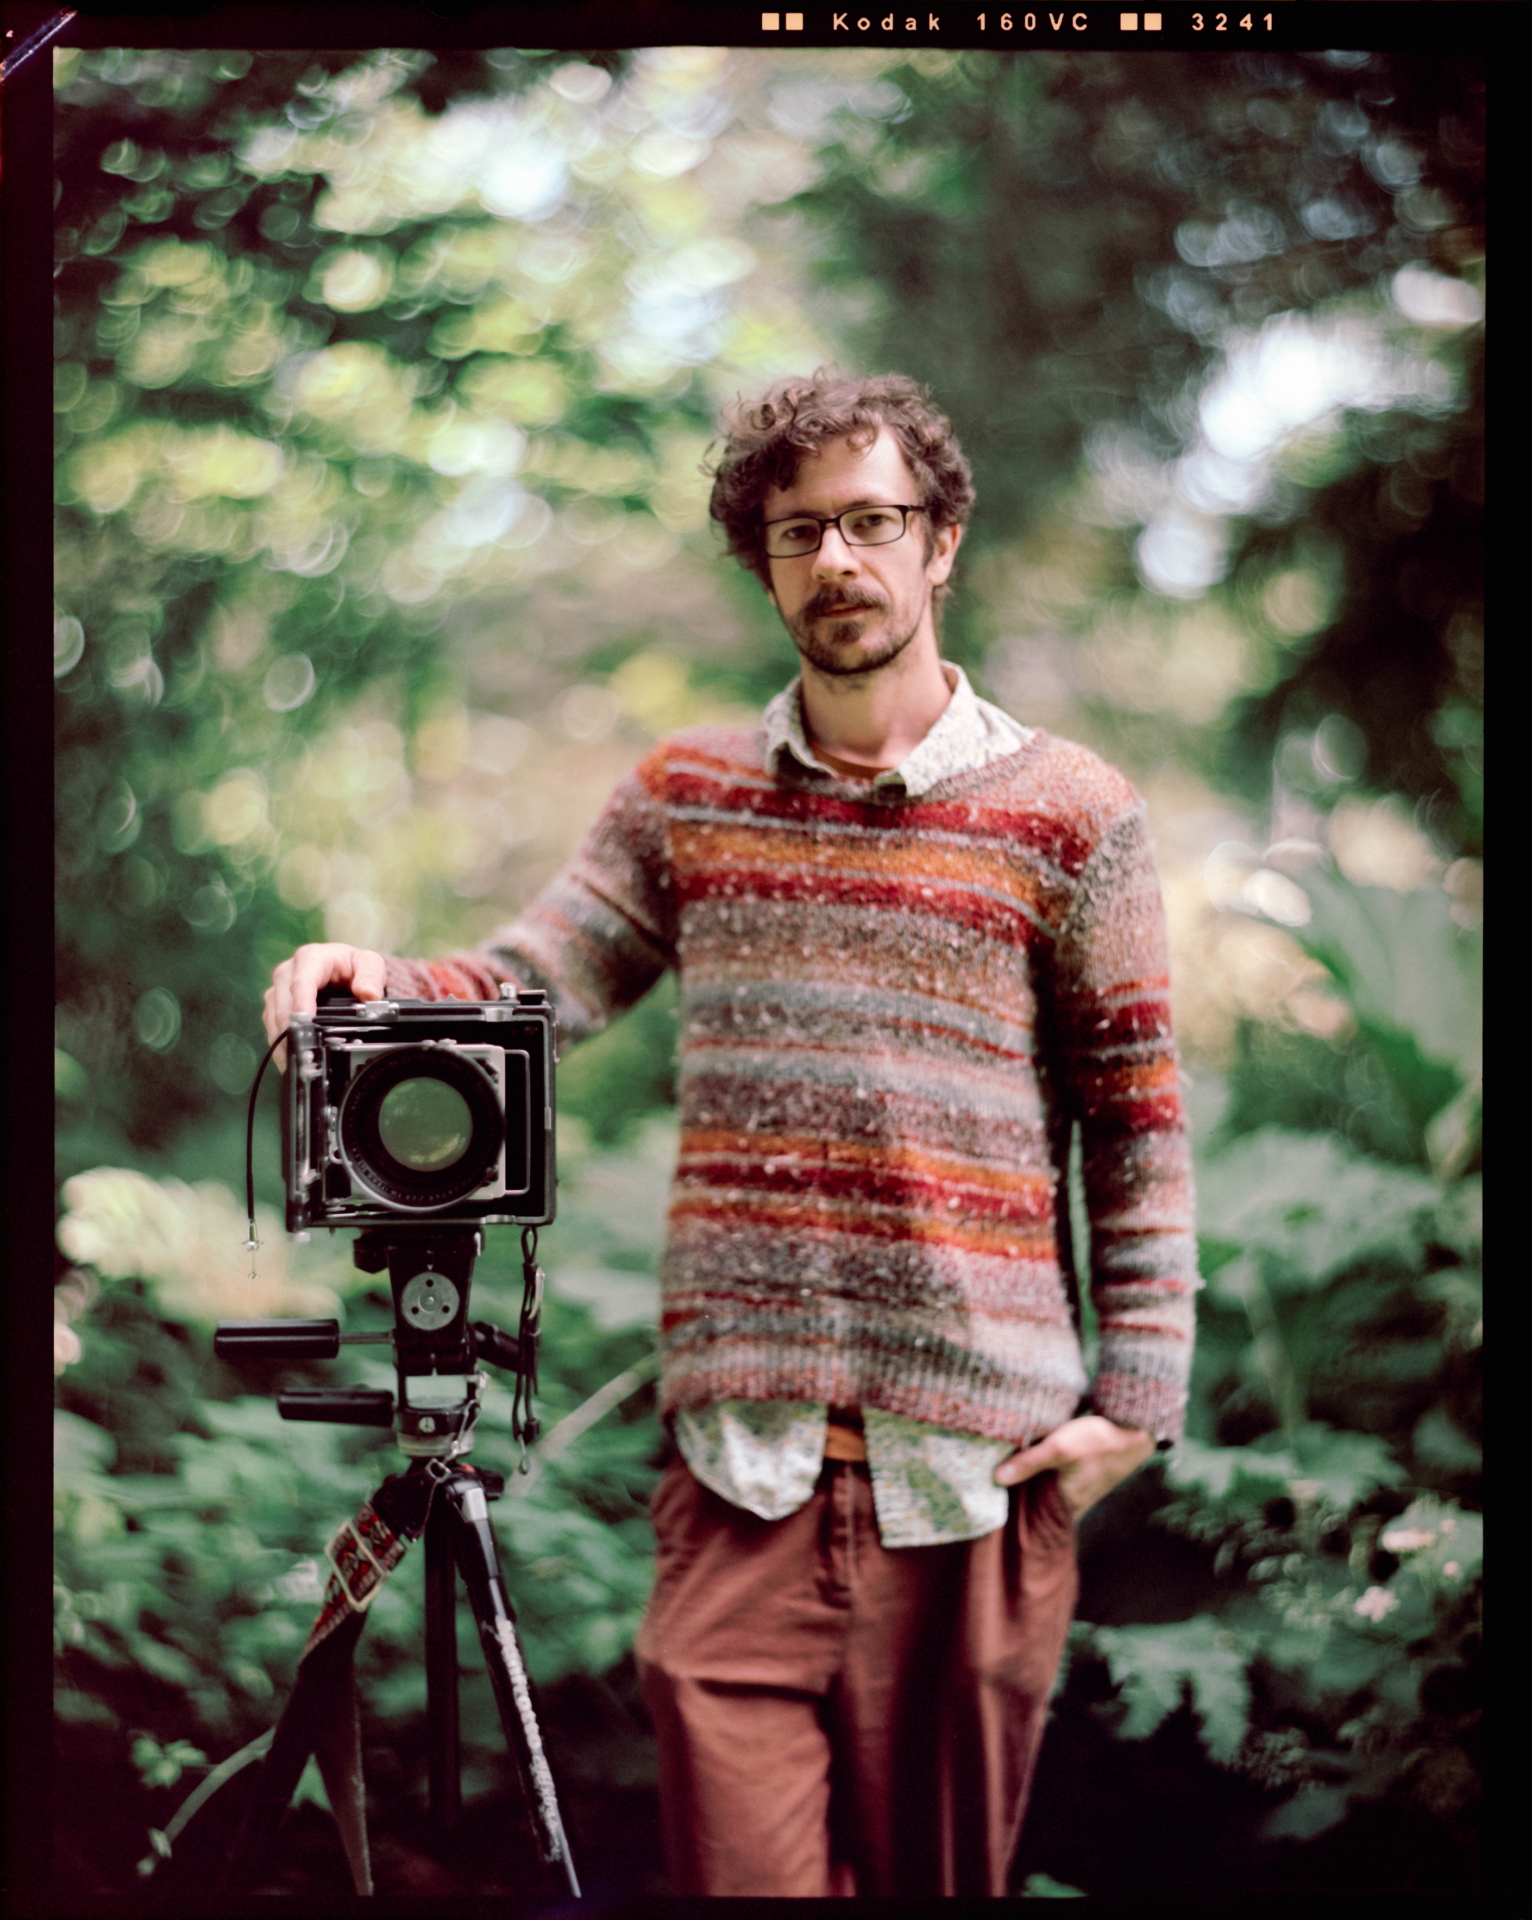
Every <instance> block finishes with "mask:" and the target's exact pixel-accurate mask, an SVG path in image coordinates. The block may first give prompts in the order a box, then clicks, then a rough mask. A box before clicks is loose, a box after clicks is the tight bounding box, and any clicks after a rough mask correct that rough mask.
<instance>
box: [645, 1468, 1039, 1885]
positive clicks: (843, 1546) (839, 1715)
mask: <svg viewBox="0 0 1532 1920" xmlns="http://www.w3.org/2000/svg"><path fill="white" fill-rule="evenodd" d="M651 1512H652V1514H653V1518H654V1530H655V1536H656V1541H657V1544H658V1562H657V1569H656V1578H655V1586H654V1593H653V1596H652V1598H651V1600H650V1602H649V1610H648V1613H647V1614H646V1616H645V1619H644V1623H643V1626H642V1628H641V1629H640V1632H639V1636H638V1644H637V1656H638V1669H639V1676H640V1679H641V1682H642V1685H643V1691H644V1699H645V1701H646V1703H647V1705H648V1708H649V1711H650V1714H651V1715H652V1717H653V1720H654V1725H655V1730H656V1733H657V1735H658V1739H659V1757H660V1805H661V1816H662V1819H663V1821H664V1827H665V1848H666V1855H667V1858H668V1860H669V1865H670V1876H671V1890H672V1892H673V1893H676V1894H739V1895H767V1894H776V1895H807V1896H815V1895H825V1894H884V1895H890V1894H892V1895H902V1896H905V1897H910V1896H914V1895H919V1894H930V1895H949V1896H950V1895H969V1896H972V1895H981V1896H982V1895H996V1894H1003V1893H1005V1892H1006V1890H1007V1889H1006V1877H1007V1874H1008V1871H1009V1868H1010V1863H1011V1856H1012V1854H1013V1852H1014V1851H1015V1847H1016V1841H1017V1837H1018V1834H1019V1832H1020V1828H1021V1818H1022V1814H1023V1812H1024V1810H1025V1807H1026V1799H1027V1791H1028V1788H1029V1786H1030V1784H1031V1779H1032V1771H1033V1767H1034V1765H1035V1764H1036V1759H1037V1750H1038V1745H1039V1742H1040V1741H1041V1739H1042V1733H1043V1725H1044V1721H1045V1719H1046V1717H1047V1710H1048V1696H1049V1692H1050V1690H1051V1687H1052V1683H1053V1677H1054V1673H1055V1671H1056V1670H1057V1667H1058V1663H1059V1657H1060V1655H1061V1653H1062V1652H1063V1647H1064V1639H1065V1635H1066V1633H1067V1631H1068V1627H1069V1619H1070V1614H1071V1612H1072V1610H1073V1607H1074V1601H1075V1592H1076V1584H1077V1583H1076V1573H1075V1554H1074V1526H1073V1522H1072V1520H1071V1518H1070V1514H1069V1510H1068V1508H1067V1506H1066V1505H1065V1503H1064V1499H1063V1496H1062V1494H1061V1493H1060V1492H1059V1490H1058V1485H1057V1482H1056V1480H1055V1477H1054V1476H1053V1475H1052V1474H1044V1475H1040V1476H1038V1477H1037V1478H1035V1479H1033V1480H1029V1481H1026V1482H1025V1483H1024V1484H1023V1485H1021V1486H1020V1487H1013V1488H1012V1489H1011V1505H1010V1515H1009V1518H1008V1520H1007V1522H1006V1524H1005V1526H1004V1527H1002V1528H1000V1529H999V1530H998V1531H997V1532H995V1533H991V1534H987V1535H985V1536H984V1538H983V1539H980V1540H970V1541H963V1542H960V1543H959V1544H957V1545H954V1546H940V1547H900V1548H894V1549H890V1548H887V1547H884V1546H883V1545H882V1544H881V1543H880V1541H879V1539H878V1530H877V1523H876V1519H875V1517H874V1513H873V1505H872V1487H871V1483H870V1481H869V1479H868V1476H867V1470H866V1468H865V1467H864V1466H860V1465H852V1464H850V1463H848V1462H841V1461H836V1462H827V1463H826V1466H825V1470H824V1472H823V1473H822V1474H821V1476H820V1480H819V1485H818V1486H817V1487H816V1489H815V1491H814V1495H813V1498H812V1499H811V1500H810V1501H809V1503H808V1505H807V1506H806V1507H803V1508H801V1509H800V1510H799V1511H798V1512H797V1513H795V1514H792V1515H790V1516H789V1517H788V1518H787V1519H785V1520H776V1521H770V1520H760V1519H757V1518H756V1516H755V1515H754V1514H751V1513H746V1512H744V1511H743V1510H742V1509H741V1508H738V1507H735V1506H732V1505H730V1503H729V1502H728V1501H726V1500H722V1499H720V1498H719V1497H718V1496H717V1495H716V1494H714V1493H711V1492H709V1490H708V1489H707V1488H706V1487H704V1486H702V1485H701V1484H700V1483H699V1482H698V1481H697V1480H696V1479H694V1478H693V1476H692V1475H691V1473H690V1472H688V1470H687V1468H686V1466H685V1465H684V1463H682V1462H681V1461H679V1460H677V1461H675V1462H673V1463H672V1464H671V1465H670V1466H669V1467H668V1468H667V1469H666V1471H665V1474H664V1476H663V1478H662V1479H661V1481H660V1484H659V1486H658V1487H657V1488H656V1489H655V1494H654V1499H653V1501H652V1503H651Z"/></svg>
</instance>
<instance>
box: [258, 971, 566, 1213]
mask: <svg viewBox="0 0 1532 1920" xmlns="http://www.w3.org/2000/svg"><path fill="white" fill-rule="evenodd" d="M504 992H505V997H504V998H503V999H501V1000H498V1001H457V1000H449V1001H424V1000H373V1001H365V1002H359V1001H355V1000H351V999H349V998H332V999H331V1000H330V1001H329V1004H327V1005H323V1006H321V1007H320V1008H319V1011H318V1012H317V1013H316V1014H314V1015H313V1016H312V1018H307V1017H305V1016H303V1015H296V1016H295V1017H294V1018H293V1021H292V1024H291V1028H290V1037H289V1046H290V1051H291V1054H292V1062H291V1070H290V1071H289V1072H288V1074H287V1076H286V1082H285V1094H284V1100H283V1106H282V1165H283V1172H284V1175H285V1177H286V1182H287V1228H288V1231H289V1232H290V1233H296V1232H300V1231H303V1230H306V1229H308V1228H311V1227H328V1228H330V1229H332V1230H333V1229H334V1228H337V1227H369V1226H398V1225H400V1224H402V1223H404V1222H406V1221H408V1220H411V1219H416V1220H420V1221H422V1222H425V1221H430V1222H431V1223H433V1224H441V1225H444V1226H456V1225H474V1226H478V1225H513V1226H542V1225H545V1224H546V1223H547V1222H548V1221H550V1220H551V1219H552V1218H553V1211H554V1185H555V1175H554V1145H553V1143H554V1133H553V1105H554V1099H553V1066H554V1060H555V1058H556V1051H555V1039H556V1033H555V1022H554V1015H553V1009H552V1008H551V1007H550V1006H549V1004H548V1000H547V996H546V994H544V993H541V992H537V991H526V990H524V991H522V992H519V993H517V992H516V991H515V990H514V989H512V988H506V989H505V990H504Z"/></svg>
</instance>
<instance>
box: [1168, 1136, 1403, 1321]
mask: <svg viewBox="0 0 1532 1920" xmlns="http://www.w3.org/2000/svg"><path fill="white" fill-rule="evenodd" d="M1440 1196H1441V1188H1440V1187H1439V1186H1438V1185H1437V1183H1436V1182H1435V1181H1434V1180H1430V1179H1428V1178H1426V1177H1425V1175H1423V1174H1417V1173H1411V1172H1409V1171H1408V1170H1406V1169H1404V1168H1402V1167H1396V1166H1392V1165H1390V1164H1388V1163H1386V1162H1384V1161H1381V1160H1374V1159H1369V1158H1365V1157H1363V1156H1362V1155H1360V1154H1357V1153H1355V1152H1353V1151H1352V1150H1351V1149H1350V1148H1349V1147H1348V1146H1346V1145H1345V1144H1344V1142H1342V1141H1341V1140H1340V1139H1338V1138H1337V1137H1336V1136H1335V1135H1333V1134H1320V1133H1291V1132H1288V1131H1286V1130H1285V1129H1283V1128H1279V1127H1263V1128H1262V1129H1261V1130H1260V1131H1259V1132H1258V1133H1251V1134H1246V1135H1244V1136H1242V1137H1241V1138H1240V1139H1237V1140H1235V1141H1233V1142H1231V1143H1230V1144H1229V1145H1228V1146H1227V1147H1225V1148H1223V1149H1222V1151H1221V1152H1219V1153H1217V1154H1215V1155H1213V1156H1211V1157H1210V1158H1208V1159H1207V1160H1205V1161H1204V1162H1203V1163H1202V1165H1201V1167H1200V1169H1199V1175H1198V1213H1199V1223H1200V1225H1201V1228H1202V1230H1203V1232H1204V1233H1205V1234H1207V1235H1208V1236H1209V1237H1210V1238H1213V1239H1216V1240H1219V1241H1223V1242H1230V1243H1233V1244H1235V1245H1237V1246H1241V1247H1244V1248H1246V1249H1247V1250H1250V1251H1253V1252H1259V1253H1265V1254H1268V1255H1271V1256H1273V1257H1274V1259H1275V1261H1276V1263H1277V1265H1278V1268H1279V1271H1280V1274H1281V1277H1282V1278H1283V1279H1285V1280H1286V1282H1287V1283H1288V1284H1289V1285H1300V1286H1310V1287H1318V1286H1322V1285H1323V1284H1324V1283H1325V1282H1326V1281H1327V1280H1329V1279H1331V1278H1332V1277H1333V1276H1334V1275H1336V1274H1337V1273H1340V1272H1341V1271H1343V1270H1344V1269H1345V1268H1347V1267H1349V1266H1351V1265H1353V1264H1354V1263H1355V1262H1356V1261H1357V1260H1359V1259H1360V1258H1361V1257H1362V1255H1364V1254H1368V1253H1381V1252H1385V1251H1399V1252H1401V1253H1406V1254H1408V1253H1412V1252H1413V1250H1414V1247H1415V1246H1416V1244H1418V1241H1419V1233H1418V1231H1417V1230H1416V1227H1415V1225H1414V1220H1415V1216H1417V1215H1418V1214H1419V1213H1420V1212H1421V1210H1422V1209H1424V1208H1426V1207H1428V1206H1431V1205H1432V1204H1433V1203H1435V1202H1436V1201H1437V1200H1439V1198H1440ZM1210 1288H1211V1290H1213V1291H1215V1292H1216V1291H1217V1290H1218V1282H1217V1276H1216V1275H1215V1276H1214V1278H1213V1280H1212V1281H1211V1282H1210Z"/></svg>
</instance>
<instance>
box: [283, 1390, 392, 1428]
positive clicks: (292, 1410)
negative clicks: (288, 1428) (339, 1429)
mask: <svg viewBox="0 0 1532 1920" xmlns="http://www.w3.org/2000/svg"><path fill="white" fill-rule="evenodd" d="M277 1412H278V1413H279V1414H281V1416H282V1418H283V1419H284V1420H326V1421H328V1422H329V1423H330V1424H331V1425H332V1426H351V1427H391V1426H392V1425H393V1424H394V1396H393V1395H392V1394H391V1393H390V1392H389V1391H388V1389H387V1388H386V1387H289V1388H288V1389H287V1391H286V1392H284V1393H279V1394H278V1395H277Z"/></svg>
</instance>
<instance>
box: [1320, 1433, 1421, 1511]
mask: <svg viewBox="0 0 1532 1920" xmlns="http://www.w3.org/2000/svg"><path fill="white" fill-rule="evenodd" d="M1291 1438H1292V1444H1293V1451H1294V1452H1295V1453H1296V1455H1297V1457H1298V1461H1299V1464H1300V1468H1301V1476H1302V1478H1303V1479H1304V1480H1307V1481H1308V1482H1310V1483H1311V1484H1312V1486H1313V1489H1314V1491H1315V1492H1316V1493H1317V1494H1319V1495H1321V1496H1322V1497H1323V1498H1324V1499H1326V1500H1328V1501H1329V1502H1330V1503H1331V1504H1332V1505H1333V1506H1335V1507H1336V1508H1338V1509H1339V1510H1340V1511H1341V1512H1342V1513H1346V1512H1349V1511H1350V1510H1351V1508H1353V1507H1354V1506H1356V1504H1357V1503H1358V1501H1361V1500H1365V1499H1366V1498H1367V1496H1368V1494H1370V1493H1372V1492H1374V1491H1375V1490H1376V1489H1377V1488H1378V1487H1397V1486H1398V1485H1399V1484H1400V1482H1401V1481H1403V1480H1404V1479H1406V1478H1407V1475H1406V1473H1405V1469H1404V1467H1403V1466H1402V1465H1401V1464H1400V1463H1399V1461H1398V1460H1396V1459H1395V1457H1394V1455H1393V1452H1392V1450H1391V1449H1390V1447H1389V1445H1388V1442H1387V1441H1386V1440H1384V1439H1382V1438H1381V1437H1380V1436H1379V1435H1378V1434H1375V1433H1351V1432H1347V1431H1343V1430H1341V1429H1339V1428H1335V1427H1327V1426H1325V1425H1324V1424H1323V1423H1322V1422H1321V1421H1317V1420H1314V1421H1310V1422H1309V1423H1308V1424H1307V1425H1305V1426H1303V1427H1301V1428H1300V1429H1299V1430H1298V1432H1297V1433H1296V1434H1294V1435H1292V1436H1291Z"/></svg>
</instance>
